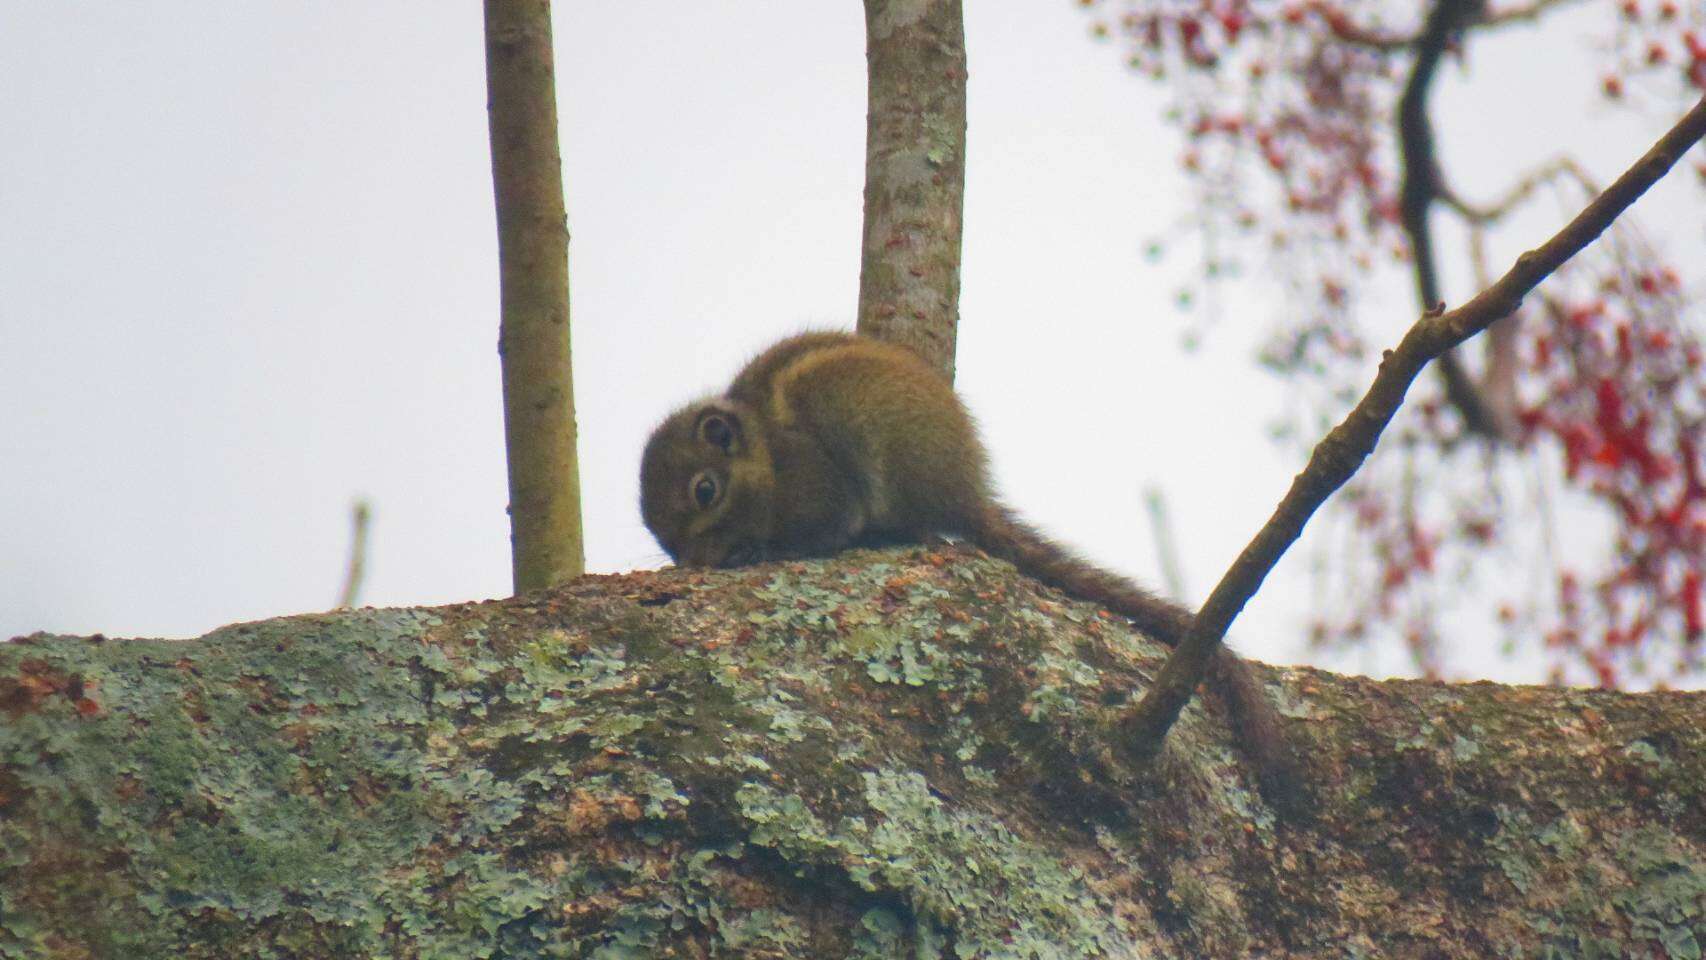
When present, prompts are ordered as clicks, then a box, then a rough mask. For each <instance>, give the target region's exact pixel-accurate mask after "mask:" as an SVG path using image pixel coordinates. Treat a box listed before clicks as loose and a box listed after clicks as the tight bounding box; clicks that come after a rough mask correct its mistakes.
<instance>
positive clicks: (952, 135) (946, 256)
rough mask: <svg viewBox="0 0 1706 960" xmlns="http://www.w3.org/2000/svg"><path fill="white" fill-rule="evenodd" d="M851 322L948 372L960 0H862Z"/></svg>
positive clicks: (958, 201) (959, 165)
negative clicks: (863, 91)
mask: <svg viewBox="0 0 1706 960" xmlns="http://www.w3.org/2000/svg"><path fill="white" fill-rule="evenodd" d="M865 37H866V40H865V43H866V47H865V57H866V60H867V61H868V64H867V68H866V69H867V71H868V83H869V91H870V92H869V106H868V111H869V112H868V114H867V118H866V126H865V225H864V236H863V241H862V248H861V251H860V262H859V332H860V333H863V334H867V335H869V336H873V337H876V338H878V339H880V340H886V341H888V342H890V343H898V344H901V345H903V346H906V347H910V348H911V349H912V350H913V351H914V352H915V353H917V354H918V355H919V356H921V357H923V358H924V359H925V360H928V361H929V362H930V363H931V364H932V365H933V366H935V367H937V368H938V369H940V370H941V371H942V372H943V373H944V374H945V375H946V376H947V377H948V379H950V380H952V379H953V376H954V343H955V340H956V333H957V331H958V329H959V323H960V307H959V302H960V233H961V228H962V225H963V217H962V208H963V207H964V204H965V182H966V43H965V25H964V17H963V14H962V12H961V9H960V0H865Z"/></svg>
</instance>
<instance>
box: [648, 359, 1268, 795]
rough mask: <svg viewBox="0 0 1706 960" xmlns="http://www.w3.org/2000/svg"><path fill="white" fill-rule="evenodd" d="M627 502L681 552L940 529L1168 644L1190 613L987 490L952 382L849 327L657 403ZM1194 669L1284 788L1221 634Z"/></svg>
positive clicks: (706, 554) (693, 560) (765, 552)
mask: <svg viewBox="0 0 1706 960" xmlns="http://www.w3.org/2000/svg"><path fill="white" fill-rule="evenodd" d="M708 421H710V422H713V423H712V426H711V427H710V428H709V435H710V436H711V437H712V438H715V439H724V438H725V434H723V433H721V432H719V431H720V429H721V427H720V426H719V425H726V426H727V427H729V428H730V429H729V430H728V432H727V434H726V438H727V440H728V442H727V448H726V449H725V448H724V446H722V445H720V444H719V443H717V442H713V440H712V439H707V436H706V433H707V427H706V424H707V422H708ZM706 482H708V483H709V484H710V486H711V487H713V488H714V489H715V497H714V499H712V500H711V501H710V502H709V503H708V505H706V506H704V507H701V506H700V505H699V504H698V503H697V502H696V500H695V494H694V491H695V489H696V487H698V485H700V484H703V483H706ZM701 489H702V488H701ZM640 506H641V513H642V515H643V516H644V518H645V522H646V526H647V527H648V528H649V529H650V530H651V531H652V533H653V535H655V536H656V537H657V538H658V542H659V543H661V544H662V545H663V547H664V549H665V550H667V551H669V554H670V556H671V557H673V558H674V559H675V560H676V562H677V563H681V564H684V565H688V566H734V565H737V564H741V563H746V562H752V561H755V560H763V559H780V558H787V557H803V556H815V555H823V554H829V553H834V552H836V551H838V550H842V549H845V548H847V547H849V546H853V545H856V544H866V543H882V542H896V541H901V542H905V541H916V540H918V539H920V538H922V537H925V536H928V535H930V534H953V535H958V536H962V537H965V538H966V539H968V540H970V541H972V542H973V543H976V544H977V545H978V546H980V547H982V548H983V549H984V550H986V551H988V552H989V553H991V554H993V555H995V556H998V557H1001V558H1003V559H1005V560H1008V561H1011V562H1012V563H1013V564H1014V566H1016V567H1018V568H1019V569H1020V570H1022V571H1024V572H1025V573H1027V574H1029V575H1030V576H1033V577H1035V578H1036V579H1038V580H1041V581H1043V582H1044V583H1047V584H1050V585H1051V586H1054V587H1058V588H1060V589H1062V590H1065V591H1067V592H1068V593H1071V594H1074V595H1076V596H1078V597H1081V598H1083V599H1086V600H1090V601H1093V602H1095V603H1099V604H1101V605H1103V606H1105V607H1107V608H1108V609H1109V610H1112V611H1113V612H1115V613H1118V614H1121V615H1123V616H1125V617H1129V618H1130V619H1131V620H1132V621H1133V622H1134V623H1135V624H1136V626H1137V627H1138V629H1140V630H1142V631H1143V632H1144V633H1146V634H1148V635H1150V636H1152V637H1155V638H1156V639H1158V640H1161V641H1162V642H1164V643H1166V644H1168V645H1170V646H1171V645H1176V644H1178V643H1179V642H1180V641H1181V640H1182V639H1184V636H1185V633H1186V631H1188V630H1189V629H1190V625H1191V621H1192V617H1193V615H1192V613H1191V612H1190V611H1189V610H1187V609H1185V608H1184V607H1182V606H1180V605H1178V604H1176V603H1173V602H1172V601H1170V600H1166V599H1163V598H1161V597H1158V596H1155V595H1154V594H1152V593H1150V592H1149V591H1147V590H1145V589H1143V588H1142V587H1140V586H1138V585H1137V584H1136V583H1133V582H1132V581H1131V580H1128V579H1126V578H1125V577H1121V576H1117V575H1115V574H1112V573H1109V572H1107V571H1105V570H1102V569H1099V568H1098V567H1096V566H1094V565H1092V564H1090V563H1088V562H1086V561H1084V560H1082V559H1080V558H1078V557H1077V556H1075V555H1073V554H1072V553H1071V552H1070V551H1067V550H1065V549H1062V548H1061V547H1059V546H1057V545H1055V544H1054V543H1053V542H1052V541H1050V540H1049V539H1048V538H1046V537H1044V536H1043V535H1042V534H1040V533H1038V532H1037V531H1035V530H1034V529H1032V528H1031V527H1029V526H1027V525H1026V524H1024V523H1023V522H1021V521H1019V520H1018V519H1017V518H1016V517H1015V516H1014V515H1013V514H1012V513H1011V512H1010V511H1009V510H1008V509H1007V508H1006V507H1004V506H1002V505H1001V504H1000V502H999V501H997V500H996V498H995V497H994V495H993V494H992V493H991V490H990V482H989V468H988V457H987V455H986V454H985V453H984V448H983V444H982V442H981V441H980V440H979V439H978V437H977V430H976V427H975V425H974V424H973V422H972V419H971V416H970V414H968V413H967V412H966V409H965V406H964V404H962V403H961V402H960V399H959V397H958V396H957V395H956V394H955V393H954V391H953V388H952V387H951V386H950V385H949V384H948V383H947V382H946V381H945V380H944V379H943V378H942V377H941V376H940V375H939V374H938V373H937V372H936V371H935V370H933V369H931V368H930V367H929V366H928V365H926V364H925V363H924V361H922V360H920V359H919V358H918V357H917V356H916V355H914V354H913V353H911V352H910V351H908V350H906V349H904V348H901V347H897V346H893V345H890V344H886V343H882V342H879V341H876V340H870V339H866V338H863V337H858V336H855V335H853V334H846V333H828V332H819V333H804V334H800V335H798V336H794V337H790V338H788V339H786V340H783V341H781V342H780V343H777V344H776V345H775V346H772V347H771V348H770V349H768V350H766V351H764V352H763V353H761V354H759V355H758V356H757V357H756V358H754V359H753V360H752V361H751V362H750V363H748V364H747V365H746V366H745V367H744V368H743V369H742V370H741V371H740V373H739V374H737V375H736V376H735V379H734V383H732V384H731V385H730V386H729V389H728V391H727V392H726V393H725V394H724V395H723V396H721V397H717V398H713V399H709V400H704V401H700V402H699V403H695V404H691V405H689V406H687V407H685V408H683V409H681V410H679V411H677V412H676V413H675V414H673V415H671V416H670V417H669V418H668V419H667V420H665V421H664V422H663V424H662V425H660V426H659V427H658V428H657V430H656V431H655V432H654V433H653V434H652V436H651V439H650V440H649V441H648V442H647V444H646V450H645V454H644V455H643V457H642V458H641V464H640ZM1210 679H1211V681H1212V682H1213V684H1214V686H1215V688H1216V689H1217V690H1218V691H1219V692H1220V693H1221V695H1222V696H1223V697H1224V698H1225V699H1226V701H1227V703H1228V705H1229V707H1230V708H1231V710H1232V713H1233V718H1234V723H1235V725H1236V726H1237V728H1238V729H1239V731H1240V734H1241V737H1242V740H1243V742H1244V744H1245V747H1246V749H1248V750H1250V751H1251V752H1252V754H1254V759H1255V760H1256V761H1257V764H1258V767H1259V768H1260V772H1261V775H1262V781H1263V788H1264V792H1265V793H1267V794H1268V795H1269V796H1270V798H1279V797H1281V796H1284V795H1287V794H1290V793H1291V792H1293V789H1294V787H1295V785H1296V780H1297V776H1296V774H1295V772H1294V767H1293V761H1292V759H1291V754H1290V751H1289V750H1288V748H1287V746H1286V743H1285V740H1284V737H1283V733H1282V731H1281V729H1280V725H1279V717H1278V714H1277V713H1276V712H1275V711H1274V708H1273V706H1272V705H1270V704H1269V703H1268V702H1267V700H1266V699H1264V697H1263V695H1262V691H1261V687H1260V684H1259V683H1257V682H1256V679H1255V677H1254V676H1253V674H1252V673H1251V671H1250V669H1249V667H1248V666H1247V665H1246V664H1245V663H1244V662H1243V661H1241V660H1239V659H1238V658H1237V657H1236V656H1235V655H1233V654H1232V653H1231V652H1230V651H1228V650H1226V649H1225V648H1221V649H1220V650H1219V651H1218V652H1217V654H1216V656H1215V660H1214V662H1213V665H1212V667H1211V676H1210Z"/></svg>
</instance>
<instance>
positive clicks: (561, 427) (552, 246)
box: [485, 0, 586, 593]
mask: <svg viewBox="0 0 1706 960" xmlns="http://www.w3.org/2000/svg"><path fill="white" fill-rule="evenodd" d="M485 28H486V109H487V119H488V121H489V128H490V133H491V143H492V189H493V195H494V197H495V198H496V201H497V219H498V272H499V281H500V287H501V300H502V306H501V311H502V317H501V320H500V321H499V328H498V353H499V355H500V356H501V358H502V363H503V395H504V451H505V458H506V460H507V461H508V464H509V523H510V558H511V564H510V565H511V569H512V573H513V576H514V582H515V589H516V592H517V593H521V592H523V591H527V590H537V589H539V588H541V587H547V586H550V585H552V584H556V583H561V582H563V581H564V580H567V579H569V578H570V577H575V576H579V575H580V574H581V572H582V571H583V570H585V569H586V560H585V551H584V548H583V546H582V537H581V490H580V462H579V460H578V459H577V454H576V447H575V445H576V431H575V383H574V372H573V364H572V362H571V358H570V351H569V228H568V218H567V216H566V215H565V213H564V212H563V165H562V158H561V156H560V155H559V152H558V148H557V90H556V70H555V67H554V65H553V61H552V52H551V4H550V0H486V4H485Z"/></svg>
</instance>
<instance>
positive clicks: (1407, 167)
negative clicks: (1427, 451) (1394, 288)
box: [1398, 0, 1499, 437]
mask: <svg viewBox="0 0 1706 960" xmlns="http://www.w3.org/2000/svg"><path fill="white" fill-rule="evenodd" d="M1482 10H1483V7H1482V4H1481V2H1480V0H1438V2H1437V3H1435V4H1434V7H1433V9H1432V10H1431V11H1430V12H1429V13H1428V18H1427V21H1426V23H1425V24H1424V25H1423V27H1422V34H1421V36H1420V37H1419V38H1418V39H1417V41H1416V44H1415V50H1416V62H1415V64H1414V65H1413V66H1412V67H1411V69H1410V78H1409V80H1408V81H1407V82H1406V83H1405V84H1404V92H1403V94H1402V95H1401V96H1400V97H1399V98H1398V153H1399V159H1400V161H1401V163H1402V165H1403V168H1404V175H1403V182H1402V184H1401V186H1400V187H1399V199H1398V212H1399V219H1400V221H1401V222H1402V223H1403V226H1404V232H1405V233H1407V234H1408V235H1409V237H1410V255H1411V257H1412V262H1413V263H1414V264H1415V274H1416V296H1417V299H1419V300H1420V301H1421V305H1422V309H1423V310H1432V309H1433V308H1434V307H1435V306H1436V305H1438V304H1439V303H1440V302H1441V299H1442V298H1441V296H1440V289H1439V270H1438V266H1437V264H1436V262H1435V256H1434V245H1433V233H1432V229H1431V225H1430V224H1429V221H1428V214H1429V212H1430V211H1431V209H1432V207H1433V203H1434V201H1435V200H1436V199H1438V198H1439V197H1440V195H1441V193H1442V192H1443V186H1442V176H1441V174H1440V170H1439V158H1438V156H1437V153H1436V151H1435V149H1434V131H1433V123H1432V121H1431V120H1430V119H1429V117H1428V108H1427V98H1428V91H1429V90H1430V89H1431V87H1432V86H1433V80H1434V76H1435V75H1436V73H1437V72H1438V69H1439V62H1440V59H1441V58H1442V57H1444V55H1445V51H1446V49H1447V48H1448V47H1450V46H1451V44H1452V43H1453V41H1454V38H1456V37H1458V36H1459V35H1460V34H1461V33H1462V31H1463V30H1464V29H1465V28H1466V27H1467V26H1468V25H1469V24H1470V23H1471V22H1472V21H1473V20H1474V19H1475V17H1476V16H1477V15H1479V14H1480V13H1481V12H1482ZM1439 372H1440V375H1441V377H1443V378H1444V380H1445V393H1446V398H1447V399H1448V400H1449V401H1450V402H1451V405H1452V406H1453V407H1455V408H1456V409H1457V411H1458V412H1459V413H1460V414H1461V415H1462V417H1463V423H1464V426H1465V428H1466V429H1467V430H1468V431H1469V432H1470V433H1473V434H1478V435H1480V436H1487V437H1497V436H1499V425H1498V420H1497V418H1496V417H1495V416H1494V414H1493V411H1492V410H1491V409H1490V408H1489V407H1488V406H1487V404H1486V402H1485V399H1484V398H1483V397H1482V396H1481V391H1480V389H1479V388H1478V387H1477V386H1476V384H1475V381H1474V379H1473V378H1472V377H1470V376H1469V372H1468V371H1467V370H1465V369H1463V365H1462V364H1461V363H1460V362H1459V361H1458V359H1457V357H1455V356H1452V355H1449V354H1448V355H1446V356H1444V357H1441V358H1440V362H1439Z"/></svg>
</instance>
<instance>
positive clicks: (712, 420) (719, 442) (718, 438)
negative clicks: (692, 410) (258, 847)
mask: <svg viewBox="0 0 1706 960" xmlns="http://www.w3.org/2000/svg"><path fill="white" fill-rule="evenodd" d="M699 435H700V436H701V437H704V438H705V442H706V443H708V444H710V445H711V446H713V447H716V448H718V449H719V450H722V451H723V452H724V453H728V452H729V447H730V446H731V445H732V444H733V443H734V442H735V430H734V427H733V426H731V425H730V424H729V421H728V418H727V417H723V416H718V415H715V414H713V415H712V416H709V417H706V418H705V422H704V423H701V424H700V425H699Z"/></svg>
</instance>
